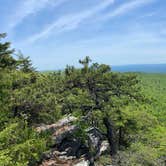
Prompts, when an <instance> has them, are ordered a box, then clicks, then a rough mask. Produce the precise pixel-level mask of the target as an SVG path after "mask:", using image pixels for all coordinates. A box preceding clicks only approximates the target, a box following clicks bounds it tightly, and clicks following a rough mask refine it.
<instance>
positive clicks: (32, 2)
mask: <svg viewBox="0 0 166 166" xmlns="http://www.w3.org/2000/svg"><path fill="white" fill-rule="evenodd" d="M65 1H67V0H23V1H21V3H20V4H18V7H17V8H16V9H15V14H14V15H12V16H11V22H10V25H9V26H10V27H9V28H10V29H12V28H14V27H16V26H17V25H18V24H20V23H21V22H22V21H23V20H24V19H25V18H27V17H29V16H31V15H33V14H36V13H38V12H40V11H41V10H42V9H44V8H45V7H47V6H48V5H50V6H53V7H57V6H59V5H61V4H62V3H64V2H65Z"/></svg>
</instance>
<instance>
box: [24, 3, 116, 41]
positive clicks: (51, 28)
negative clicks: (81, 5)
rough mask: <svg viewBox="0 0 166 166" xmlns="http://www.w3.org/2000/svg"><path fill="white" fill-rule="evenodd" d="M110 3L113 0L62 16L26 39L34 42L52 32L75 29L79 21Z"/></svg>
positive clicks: (89, 16)
mask: <svg viewBox="0 0 166 166" xmlns="http://www.w3.org/2000/svg"><path fill="white" fill-rule="evenodd" d="M112 3H114V0H105V1H103V2H102V3H100V4H99V5H97V6H95V7H93V8H90V9H88V10H85V11H83V12H80V13H74V14H70V15H66V16H63V17H61V18H59V19H58V20H56V21H55V22H53V23H52V24H50V25H48V26H47V28H46V29H44V30H43V31H41V32H40V33H37V34H35V35H33V36H31V37H30V38H29V39H28V40H27V42H30V43H31V42H35V41H37V40H39V39H41V38H44V37H47V36H48V35H49V34H50V33H52V32H54V33H60V32H63V31H67V30H71V29H76V28H77V27H78V26H79V25H80V23H82V21H84V20H86V19H88V18H91V17H92V16H93V15H95V14H96V13H98V12H100V11H102V10H104V9H105V8H106V7H108V6H109V5H111V4H112Z"/></svg>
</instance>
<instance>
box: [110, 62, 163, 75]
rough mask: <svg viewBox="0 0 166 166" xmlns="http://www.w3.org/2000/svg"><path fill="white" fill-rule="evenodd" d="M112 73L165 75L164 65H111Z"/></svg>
mask: <svg viewBox="0 0 166 166" xmlns="http://www.w3.org/2000/svg"><path fill="white" fill-rule="evenodd" d="M112 71H117V72H144V73H166V64H133V65H121V66H114V65H113V66H112Z"/></svg>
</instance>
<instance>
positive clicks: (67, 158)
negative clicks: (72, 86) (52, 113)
mask: <svg viewBox="0 0 166 166" xmlns="http://www.w3.org/2000/svg"><path fill="white" fill-rule="evenodd" d="M76 120H77V118H75V117H73V116H68V117H64V118H63V119H61V120H60V121H58V122H57V123H55V124H51V125H43V124H42V125H40V126H38V127H37V128H36V131H37V132H39V133H41V132H45V131H49V132H51V133H52V137H51V139H52V142H53V144H52V146H51V149H50V150H49V151H48V152H45V153H44V154H43V156H42V161H41V164H40V166H89V165H90V162H92V163H93V161H94V160H95V159H96V158H98V157H99V156H100V155H102V154H103V153H104V152H105V151H108V149H109V144H108V142H107V141H106V140H105V136H104V134H103V133H101V132H100V130H99V129H97V128H90V129H88V130H87V131H86V132H87V134H88V137H89V140H88V144H87V145H86V144H83V143H82V141H81V140H80V139H79V138H76V137H75V136H74V133H75V132H76V131H77V130H78V129H79V128H78V127H77V126H76V125H73V122H74V121H76ZM92 148H93V151H95V156H92V155H91V153H90V150H89V149H92Z"/></svg>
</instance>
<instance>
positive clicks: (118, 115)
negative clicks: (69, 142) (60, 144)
mask: <svg viewBox="0 0 166 166" xmlns="http://www.w3.org/2000/svg"><path fill="white" fill-rule="evenodd" d="M5 36H6V34H0V165H5V166H13V165H18V166H22V165H23V166H24V165H25V166H26V165H32V166H33V165H39V163H40V162H41V160H42V154H43V153H44V152H46V151H47V150H49V149H50V147H51V145H50V144H51V143H50V133H38V132H36V130H35V127H36V126H38V125H40V124H46V125H50V124H53V123H56V122H57V121H58V120H60V119H62V118H63V117H65V116H66V115H72V116H74V117H76V118H77V119H78V120H77V121H76V122H75V123H76V125H77V128H78V130H77V132H76V133H73V137H75V138H76V137H77V138H79V139H80V140H81V142H83V143H84V144H86V142H87V140H88V134H87V129H90V128H96V129H98V130H99V131H100V132H101V133H103V135H104V136H105V138H106V139H107V141H108V143H109V147H110V150H109V152H108V154H106V155H103V156H98V157H94V156H96V152H95V150H94V149H93V148H92V147H90V146H89V145H87V147H88V148H89V149H88V150H89V151H88V153H90V156H91V158H93V161H94V162H96V163H99V164H100V165H102V164H101V163H103V165H104V162H105V161H106V162H107V163H108V161H107V160H109V161H110V162H112V164H114V165H122V166H123V165H124V166H128V165H129V166H130V165H131V166H134V165H136V166H153V165H154V166H159V165H161V166H164V165H165V161H166V159H165V154H166V104H165V103H166V95H165V92H166V89H165V87H164V86H165V83H166V76H165V75H160V76H159V75H158V77H159V78H157V80H155V78H156V77H157V76H156V77H155V76H154V75H153V76H151V75H150V74H149V75H146V74H139V73H117V72H112V70H111V67H110V66H109V65H106V64H98V63H93V62H92V60H91V59H90V57H85V58H84V59H83V60H79V63H80V64H81V65H82V67H81V68H75V67H74V66H67V67H66V68H65V70H62V71H54V72H48V73H47V72H46V73H44V72H38V71H36V69H35V68H34V67H33V64H32V62H31V60H30V58H29V57H25V56H24V55H23V54H22V53H16V52H15V51H14V49H12V48H11V47H10V42H4V38H5ZM15 54H17V56H14V55H15ZM160 78H161V81H159V79H160ZM110 159H111V160H110Z"/></svg>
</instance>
